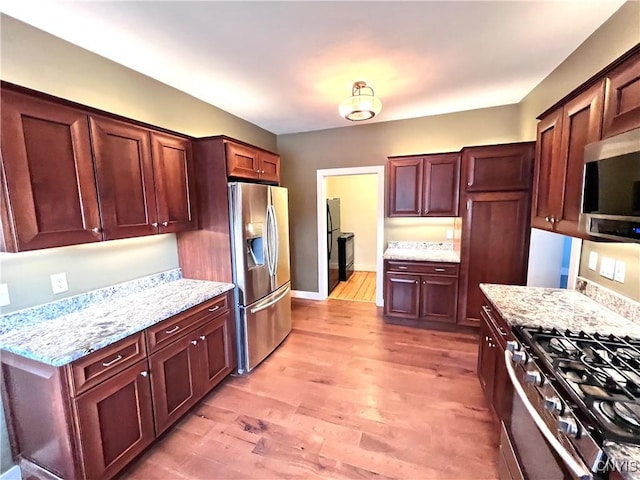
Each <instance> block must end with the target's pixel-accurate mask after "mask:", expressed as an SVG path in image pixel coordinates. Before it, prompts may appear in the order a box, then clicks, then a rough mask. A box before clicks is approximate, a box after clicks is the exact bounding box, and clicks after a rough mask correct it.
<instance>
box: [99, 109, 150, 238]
mask: <svg viewBox="0 0 640 480" xmlns="http://www.w3.org/2000/svg"><path fill="white" fill-rule="evenodd" d="M90 121H91V138H92V141H93V151H94V155H95V162H96V179H97V182H98V195H99V196H100V213H101V215H102V229H103V235H104V239H105V240H114V239H118V238H128V237H136V236H141V235H151V234H154V233H156V232H157V209H156V194H155V184H154V180H153V164H152V161H151V146H150V142H149V131H148V130H147V129H145V128H142V127H138V126H135V125H131V124H128V123H124V122H119V121H116V120H112V119H110V118H99V117H92V118H91V119H90Z"/></svg>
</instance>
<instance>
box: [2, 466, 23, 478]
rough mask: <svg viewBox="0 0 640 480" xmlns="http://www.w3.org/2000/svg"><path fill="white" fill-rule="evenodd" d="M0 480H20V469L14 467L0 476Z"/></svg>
mask: <svg viewBox="0 0 640 480" xmlns="http://www.w3.org/2000/svg"><path fill="white" fill-rule="evenodd" d="M0 480H22V473H21V472H20V467H19V466H18V465H14V466H13V467H11V468H10V469H9V470H7V471H6V472H4V473H3V474H2V475H0Z"/></svg>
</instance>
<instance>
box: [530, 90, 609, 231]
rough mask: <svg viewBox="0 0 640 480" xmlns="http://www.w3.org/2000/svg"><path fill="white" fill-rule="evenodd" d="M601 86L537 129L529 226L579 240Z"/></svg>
mask: <svg viewBox="0 0 640 480" xmlns="http://www.w3.org/2000/svg"><path fill="white" fill-rule="evenodd" d="M603 98H604V81H600V82H598V83H596V84H594V85H593V86H592V87H591V88H589V89H588V90H585V91H584V92H582V93H581V94H580V95H578V96H577V97H575V98H573V99H572V100H570V101H568V102H567V103H566V104H565V105H563V106H562V107H560V108H558V109H556V110H554V111H552V112H550V113H549V114H547V115H546V116H545V117H543V118H542V119H541V121H540V123H539V124H538V135H537V142H536V160H535V174H534V194H533V205H532V218H531V226H532V227H536V228H540V229H543V230H549V231H555V232H558V233H562V234H564V235H570V236H574V237H576V236H580V232H579V229H578V224H579V217H580V211H581V205H580V201H581V198H582V179H583V170H584V147H585V145H586V144H588V143H591V142H596V141H598V140H599V139H600V132H601V129H602V115H601V112H602V105H603Z"/></svg>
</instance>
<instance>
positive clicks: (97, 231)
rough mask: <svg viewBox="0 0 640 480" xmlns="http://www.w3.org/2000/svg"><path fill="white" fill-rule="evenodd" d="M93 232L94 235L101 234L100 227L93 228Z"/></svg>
mask: <svg viewBox="0 0 640 480" xmlns="http://www.w3.org/2000/svg"><path fill="white" fill-rule="evenodd" d="M91 231H92V232H93V233H100V227H93V228H92V229H91Z"/></svg>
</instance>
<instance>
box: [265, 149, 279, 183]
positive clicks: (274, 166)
mask: <svg viewBox="0 0 640 480" xmlns="http://www.w3.org/2000/svg"><path fill="white" fill-rule="evenodd" d="M260 180H264V181H266V182H270V183H280V157H279V156H278V155H274V154H273V153H268V152H260Z"/></svg>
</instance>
